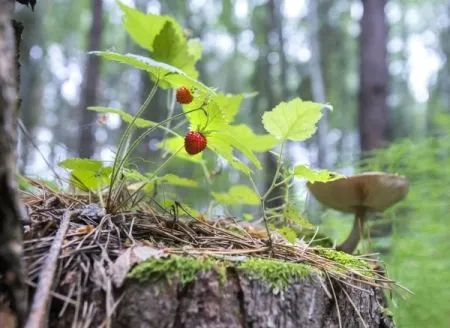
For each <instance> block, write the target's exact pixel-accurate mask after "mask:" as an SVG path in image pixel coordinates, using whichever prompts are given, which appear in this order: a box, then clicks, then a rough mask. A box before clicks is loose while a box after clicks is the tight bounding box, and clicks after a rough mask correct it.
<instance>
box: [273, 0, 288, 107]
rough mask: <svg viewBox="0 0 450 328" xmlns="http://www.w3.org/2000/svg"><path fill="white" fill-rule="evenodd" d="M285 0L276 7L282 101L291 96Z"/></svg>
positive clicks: (280, 0)
mask: <svg viewBox="0 0 450 328" xmlns="http://www.w3.org/2000/svg"><path fill="white" fill-rule="evenodd" d="M283 4H284V1H283V0H278V1H277V2H276V4H275V5H276V9H275V14H276V16H275V25H276V29H277V36H278V54H279V56H280V87H281V92H280V98H281V100H282V101H287V100H288V97H289V90H288V75H287V72H288V61H287V57H286V52H285V47H284V28H283Z"/></svg>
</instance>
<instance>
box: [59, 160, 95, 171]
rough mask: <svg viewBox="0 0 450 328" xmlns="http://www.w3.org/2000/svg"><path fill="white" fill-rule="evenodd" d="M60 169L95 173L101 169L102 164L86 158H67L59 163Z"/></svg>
mask: <svg viewBox="0 0 450 328" xmlns="http://www.w3.org/2000/svg"><path fill="white" fill-rule="evenodd" d="M58 165H59V166H60V167H62V168H65V169H68V170H83V171H92V172H97V171H98V170H100V169H101V168H103V163H102V162H101V161H97V160H94V159H88V158H68V159H65V160H64V161H61V162H59V164H58Z"/></svg>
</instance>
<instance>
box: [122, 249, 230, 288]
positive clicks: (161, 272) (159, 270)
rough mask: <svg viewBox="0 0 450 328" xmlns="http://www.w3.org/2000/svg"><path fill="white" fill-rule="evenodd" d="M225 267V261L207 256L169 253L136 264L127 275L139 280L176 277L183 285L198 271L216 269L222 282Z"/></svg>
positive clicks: (224, 275)
mask: <svg viewBox="0 0 450 328" xmlns="http://www.w3.org/2000/svg"><path fill="white" fill-rule="evenodd" d="M226 268H227V265H226V263H224V262H220V261H216V260H213V259H211V258H208V257H206V258H195V257H190V256H177V255H171V256H170V257H168V258H161V259H150V260H147V261H145V262H143V263H141V264H139V265H137V266H136V267H135V268H134V269H133V270H132V271H131V272H130V273H129V277H131V278H134V279H137V280H140V281H147V280H163V279H165V280H167V281H172V280H173V279H178V280H179V281H180V283H181V284H182V285H185V284H187V283H189V282H191V281H193V280H195V278H196V277H197V274H198V273H200V272H206V271H211V270H216V272H217V274H218V276H219V281H220V283H221V284H223V283H224V282H225V280H226Z"/></svg>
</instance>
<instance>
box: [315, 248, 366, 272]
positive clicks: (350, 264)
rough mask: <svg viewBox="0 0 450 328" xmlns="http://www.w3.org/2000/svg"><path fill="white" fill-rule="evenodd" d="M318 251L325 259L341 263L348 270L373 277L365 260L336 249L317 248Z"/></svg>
mask: <svg viewBox="0 0 450 328" xmlns="http://www.w3.org/2000/svg"><path fill="white" fill-rule="evenodd" d="M316 251H317V253H318V254H319V255H322V256H323V257H326V258H327V259H329V260H332V261H334V262H336V263H339V264H341V265H343V266H345V267H346V268H348V269H353V270H357V271H358V272H361V273H362V274H364V275H365V276H373V270H372V269H371V267H370V266H369V263H367V262H366V261H364V260H361V259H358V258H357V257H355V256H353V255H351V254H347V253H344V252H341V251H337V250H335V249H330V248H322V247H317V248H316Z"/></svg>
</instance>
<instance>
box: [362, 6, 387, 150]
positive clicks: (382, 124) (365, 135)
mask: <svg viewBox="0 0 450 328" xmlns="http://www.w3.org/2000/svg"><path fill="white" fill-rule="evenodd" d="M362 3H363V6H364V13H363V16H362V19H361V35H360V58H361V59H360V89H359V131H360V143H361V150H362V151H363V152H365V151H370V150H373V149H376V148H380V147H382V146H383V144H384V142H385V141H386V139H387V127H388V117H387V93H388V76H389V75H388V67H387V48H386V43H387V33H388V27H387V23H386V17H385V16H386V15H385V12H384V7H385V4H386V0H363V1H362Z"/></svg>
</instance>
